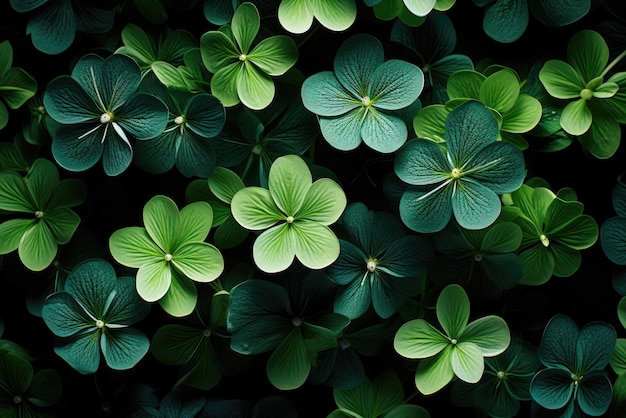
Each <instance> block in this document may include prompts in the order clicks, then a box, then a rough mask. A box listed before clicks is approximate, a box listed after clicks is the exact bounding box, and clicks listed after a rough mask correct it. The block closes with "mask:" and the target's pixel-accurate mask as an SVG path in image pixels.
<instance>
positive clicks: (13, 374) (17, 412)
mask: <svg viewBox="0 0 626 418" xmlns="http://www.w3.org/2000/svg"><path fill="white" fill-rule="evenodd" d="M59 399H61V377H60V376H59V374H58V373H57V372H56V370H52V369H43V370H39V371H37V372H36V373H35V371H34V370H33V367H32V366H31V364H30V362H29V361H28V360H27V359H25V358H23V357H22V356H20V355H18V354H16V353H14V352H11V351H4V350H0V416H2V417H7V418H13V417H15V418H19V417H29V418H45V417H48V416H50V415H49V414H48V413H47V412H46V408H47V407H50V406H52V405H54V404H55V403H57V402H58V401H59Z"/></svg>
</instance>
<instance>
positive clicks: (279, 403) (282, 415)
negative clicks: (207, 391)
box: [201, 395, 298, 418]
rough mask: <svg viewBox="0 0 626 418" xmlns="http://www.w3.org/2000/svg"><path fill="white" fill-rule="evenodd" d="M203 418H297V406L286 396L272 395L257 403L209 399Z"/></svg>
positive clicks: (241, 400) (242, 400)
mask: <svg viewBox="0 0 626 418" xmlns="http://www.w3.org/2000/svg"><path fill="white" fill-rule="evenodd" d="M201 416H202V417H203V418H226V417H237V418H297V417H298V408H297V407H296V404H295V403H294V402H293V401H292V400H291V399H289V398H288V397H286V396H283V395H270V396H266V397H264V398H261V399H259V400H258V401H256V402H255V403H252V402H250V401H247V400H244V399H209V400H207V403H206V406H205V407H204V411H203V412H202V415H201Z"/></svg>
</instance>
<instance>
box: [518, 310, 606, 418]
mask: <svg viewBox="0 0 626 418" xmlns="http://www.w3.org/2000/svg"><path fill="white" fill-rule="evenodd" d="M615 341H616V333H615V329H614V328H613V327H612V326H611V325H610V324H607V323H605V322H600V321H598V322H591V323H588V324H587V325H585V326H584V327H583V328H582V329H580V330H579V329H578V326H577V325H576V323H575V322H574V321H573V320H572V319H571V318H569V317H568V316H566V315H562V314H561V315H556V316H554V317H553V318H552V319H551V320H550V321H549V322H548V324H547V325H546V328H545V330H544V332H543V336H542V337H541V344H540V345H539V349H538V353H539V359H540V360H541V363H542V364H543V366H544V368H543V369H541V370H540V371H539V372H537V374H536V375H535V376H534V377H533V380H532V381H531V383H530V394H531V396H532V398H533V400H534V401H535V402H537V403H538V404H539V405H541V406H542V407H543V408H546V409H550V410H560V411H561V412H560V414H561V416H582V415H583V414H586V415H590V416H600V415H602V414H604V413H605V412H606V411H607V410H608V408H609V404H610V403H611V397H612V395H613V390H612V385H611V379H610V378H609V376H608V375H607V372H606V370H605V369H606V366H607V365H608V363H609V359H610V358H611V353H612V352H613V350H614V348H615Z"/></svg>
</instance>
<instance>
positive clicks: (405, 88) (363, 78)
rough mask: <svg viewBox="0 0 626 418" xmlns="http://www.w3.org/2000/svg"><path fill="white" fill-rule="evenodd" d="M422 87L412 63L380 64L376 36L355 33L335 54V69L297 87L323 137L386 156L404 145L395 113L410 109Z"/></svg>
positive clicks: (381, 57)
mask: <svg viewBox="0 0 626 418" xmlns="http://www.w3.org/2000/svg"><path fill="white" fill-rule="evenodd" d="M423 87H424V74H423V73H422V70H420V69H419V68H418V67H417V66H416V65H414V64H410V63H408V62H406V61H402V60H397V59H392V60H388V61H384V51H383V46H382V44H381V43H380V41H378V39H376V38H375V37H373V36H371V35H367V34H357V35H354V36H352V37H350V38H348V39H347V40H346V41H345V42H344V43H343V44H341V46H340V47H339V50H338V51H337V55H335V60H334V71H322V72H319V73H317V74H313V75H312V76H310V77H308V78H307V79H306V80H305V81H304V83H303V84H302V102H303V103H304V106H305V107H306V108H307V109H308V110H310V111H311V112H313V113H315V114H316V115H318V116H319V122H320V128H321V131H322V135H323V136H324V139H326V141H327V142H328V143H329V144H330V145H332V146H333V147H334V148H337V149H339V150H342V151H348V150H353V149H355V148H357V147H358V146H359V145H360V144H361V141H363V142H365V144H366V145H367V146H368V147H370V148H372V149H374V150H376V151H379V152H383V153H391V152H394V151H396V150H397V149H398V148H400V146H402V144H404V143H405V141H406V139H407V136H408V129H407V126H406V123H405V122H404V120H403V119H402V116H401V115H400V114H398V111H400V110H402V109H404V108H407V107H410V106H412V105H413V104H414V103H415V102H416V101H417V100H418V96H419V94H420V93H421V91H422V88H423Z"/></svg>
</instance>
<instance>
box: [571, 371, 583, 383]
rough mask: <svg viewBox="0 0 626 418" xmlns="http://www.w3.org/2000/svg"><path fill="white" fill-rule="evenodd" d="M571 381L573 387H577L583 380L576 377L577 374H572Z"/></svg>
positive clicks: (580, 377)
mask: <svg viewBox="0 0 626 418" xmlns="http://www.w3.org/2000/svg"><path fill="white" fill-rule="evenodd" d="M571 377H572V380H573V381H574V384H575V385H578V383H579V382H580V381H581V380H583V377H582V376H578V375H577V374H574V373H572V376H571Z"/></svg>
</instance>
